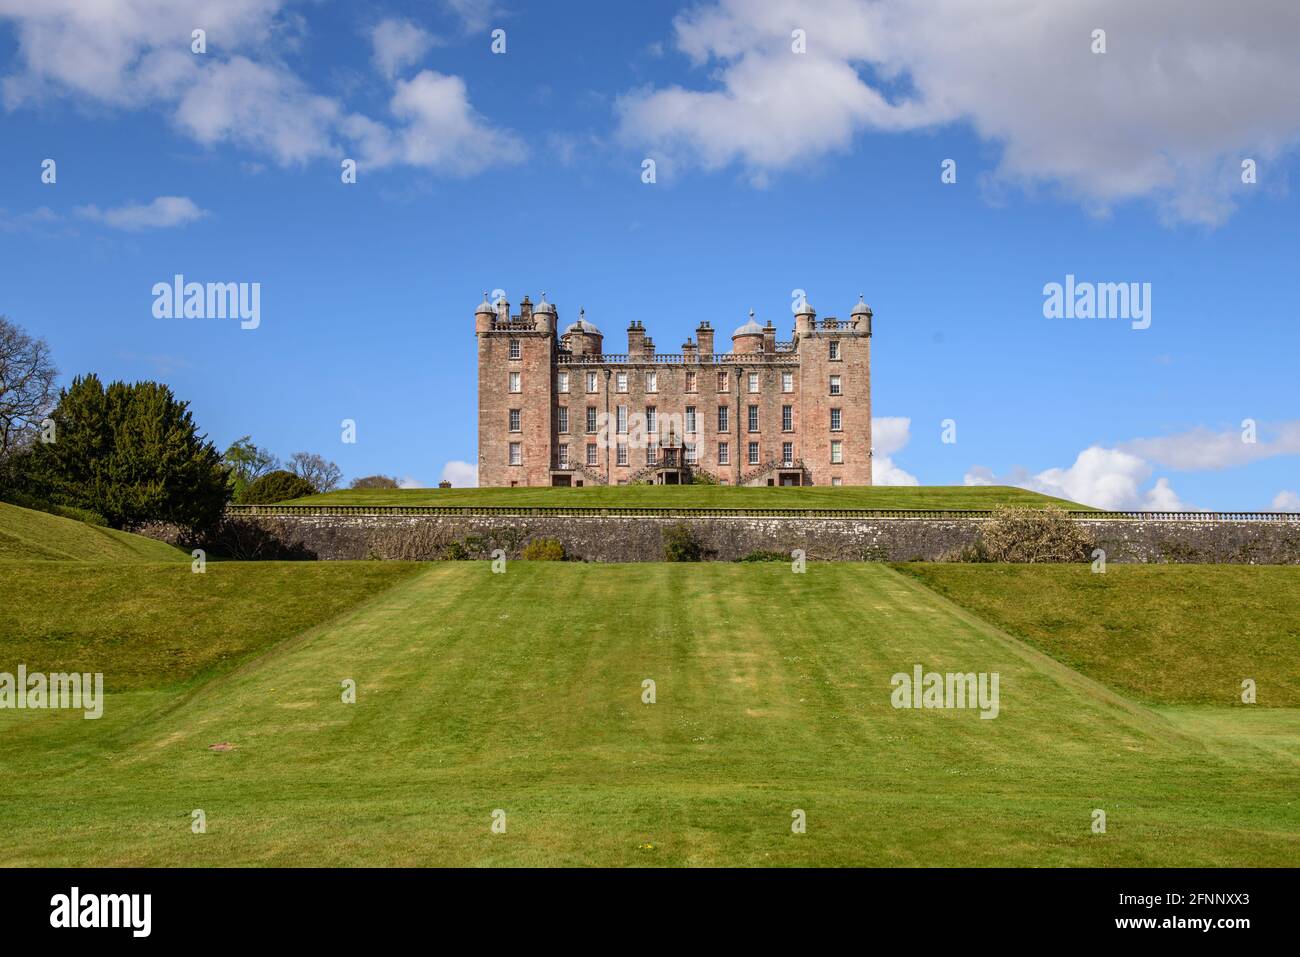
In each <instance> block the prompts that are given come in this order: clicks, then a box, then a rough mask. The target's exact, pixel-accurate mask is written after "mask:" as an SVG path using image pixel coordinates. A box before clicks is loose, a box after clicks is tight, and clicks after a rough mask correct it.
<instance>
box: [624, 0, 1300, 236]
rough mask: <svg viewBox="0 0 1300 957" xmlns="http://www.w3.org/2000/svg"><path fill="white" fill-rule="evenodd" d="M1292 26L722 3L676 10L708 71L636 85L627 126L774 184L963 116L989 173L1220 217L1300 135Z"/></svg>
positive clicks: (1140, 11) (629, 136)
mask: <svg viewBox="0 0 1300 957" xmlns="http://www.w3.org/2000/svg"><path fill="white" fill-rule="evenodd" d="M1098 26H1104V27H1105V29H1106V32H1107V52H1106V53H1104V54H1094V53H1093V52H1092V51H1091V48H1090V46H1091V42H1092V39H1091V34H1092V31H1093V29H1094V28H1097V27H1098ZM796 29H799V30H803V31H805V34H806V52H805V53H802V54H799V53H794V52H792V49H791V44H792V40H791V32H792V31H793V30H796ZM1298 38H1300V6H1297V5H1296V4H1295V3H1294V2H1293V0H1260V2H1258V3H1256V4H1253V5H1252V7H1251V12H1250V16H1242V15H1241V14H1240V12H1239V11H1237V10H1235V9H1234V8H1232V7H1231V6H1230V5H1224V4H1219V3H1213V2H1208V0H1201V2H1188V0H1147V2H1145V3H1140V4H1135V3H1132V2H1131V0H1093V2H1090V3H1088V4H1067V3H1050V4H1044V3H1041V2H1039V0H984V2H981V3H978V4H972V3H970V2H969V0H928V2H925V3H916V2H914V0H876V2H867V0H714V2H709V3H705V4H703V5H701V6H698V7H695V8H693V9H692V10H689V11H687V12H686V13H683V14H681V15H679V16H678V17H677V18H676V20H675V21H674V39H675V42H676V46H677V48H678V49H679V50H680V51H681V52H683V53H684V54H686V55H687V56H688V57H689V58H690V59H691V60H692V61H693V62H694V63H695V64H696V65H697V67H700V68H703V69H706V70H707V71H708V73H707V76H708V80H705V81H701V82H699V83H697V84H695V85H693V86H682V85H672V86H666V87H658V88H645V89H640V90H635V91H632V92H629V93H627V94H625V95H624V96H623V97H621V98H620V100H619V102H618V111H619V118H620V134H621V136H622V138H623V139H624V141H625V142H628V143H632V144H636V145H637V146H646V147H649V148H652V149H655V150H657V151H659V152H660V153H661V155H663V156H664V158H665V160H666V161H667V162H668V164H669V166H670V167H671V166H672V165H674V164H676V163H679V162H686V163H693V164H697V165H700V166H702V167H705V168H709V169H716V168H719V167H724V166H730V165H732V164H737V165H739V166H741V167H743V168H745V169H747V170H748V171H749V173H750V175H751V178H752V179H754V180H755V181H756V182H758V183H759V184H762V183H763V182H765V181H766V180H767V178H768V177H769V176H770V175H771V173H773V172H775V171H779V170H784V169H789V168H793V167H798V166H801V165H804V164H806V163H808V162H809V161H812V160H815V159H817V158H819V157H821V156H824V155H826V154H828V153H833V152H836V151H846V150H848V149H850V148H851V147H852V145H853V141H854V138H855V137H856V136H857V135H858V134H860V133H862V132H864V131H876V132H892V131H905V130H916V129H923V128H931V127H935V126H938V125H941V124H949V123H958V122H960V123H965V124H968V125H969V126H970V127H972V128H973V129H974V131H975V132H976V133H977V134H978V135H979V136H980V137H981V138H983V139H984V140H985V141H987V142H989V143H993V144H996V145H997V146H998V147H999V149H1000V154H999V162H998V166H997V168H996V171H995V174H994V177H993V178H994V180H995V181H998V182H1002V183H1013V184H1019V185H1022V186H1025V187H1032V186H1035V185H1037V184H1043V183H1047V184H1055V185H1057V186H1059V187H1061V188H1062V189H1063V190H1064V191H1065V192H1066V193H1067V194H1068V195H1071V196H1073V197H1075V198H1077V199H1079V200H1080V201H1081V202H1083V203H1084V204H1085V205H1087V206H1088V207H1089V208H1090V209H1092V210H1094V211H1104V210H1105V209H1107V208H1109V207H1110V206H1111V205H1113V204H1115V203H1118V202H1123V201H1126V200H1131V199H1135V198H1149V199H1153V200H1154V201H1156V202H1157V203H1158V204H1159V206H1160V209H1161V211H1162V213H1163V214H1164V215H1165V216H1166V217H1167V218H1169V219H1171V220H1175V221H1190V222H1198V223H1206V224H1217V223H1220V222H1222V221H1223V220H1224V219H1225V218H1226V217H1227V216H1228V215H1229V214H1230V213H1231V211H1232V209H1233V207H1234V203H1235V200H1234V198H1233V196H1234V193H1235V192H1236V190H1238V189H1239V188H1240V185H1241V183H1240V162H1241V159H1242V157H1251V158H1254V159H1256V160H1257V161H1259V162H1260V163H1261V164H1264V163H1267V161H1269V160H1270V159H1272V158H1274V157H1276V156H1278V155H1279V154H1280V153H1281V152H1283V151H1285V150H1288V149H1291V148H1293V147H1294V146H1295V145H1296V143H1297V141H1300V100H1297V98H1296V97H1294V96H1292V95H1291V93H1290V91H1292V90H1294V89H1296V87H1297V86H1300V60H1297V58H1296V57H1295V55H1294V52H1295V46H1296V43H1297V39H1298ZM936 163H937V160H936ZM935 175H936V176H937V175H938V173H937V167H936V174H935Z"/></svg>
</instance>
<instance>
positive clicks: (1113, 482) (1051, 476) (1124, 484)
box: [964, 445, 1185, 512]
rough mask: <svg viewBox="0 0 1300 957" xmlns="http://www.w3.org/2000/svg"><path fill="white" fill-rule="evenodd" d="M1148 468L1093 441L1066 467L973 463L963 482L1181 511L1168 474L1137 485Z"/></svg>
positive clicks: (1121, 506)
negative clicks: (999, 471) (997, 468)
mask: <svg viewBox="0 0 1300 957" xmlns="http://www.w3.org/2000/svg"><path fill="white" fill-rule="evenodd" d="M1152 471H1153V469H1152V466H1151V464H1150V463H1149V462H1146V461H1144V460H1142V459H1140V458H1138V457H1137V456H1136V455H1133V454H1132V453H1130V452H1124V451H1121V450H1120V449H1106V448H1101V447H1100V446H1096V445H1094V446H1092V447H1090V448H1087V449H1084V450H1083V451H1082V452H1080V453H1079V455H1078V457H1077V458H1076V459H1075V460H1074V464H1073V465H1070V466H1069V467H1068V468H1051V469H1047V470H1045V471H1042V472H1038V473H1037V474H1030V473H1028V472H1026V471H1025V470H1023V469H1016V470H1014V471H1012V472H1011V473H1010V474H1008V475H1003V476H996V475H994V473H993V472H992V470H990V469H988V468H984V467H983V466H976V467H974V468H972V469H971V470H970V471H969V472H967V473H966V476H965V480H964V481H965V484H966V485H1012V486H1016V487H1018V488H1026V489H1029V490H1031V491H1034V492H1042V493H1043V494H1044V495H1054V496H1056V497H1058V498H1064V499H1069V500H1070V501H1072V502H1079V503H1081V504H1083V505H1091V506H1094V507H1096V508H1104V509H1114V510H1121V511H1122V510H1129V509H1146V510H1151V511H1160V512H1171V511H1182V510H1183V509H1184V508H1185V506H1184V505H1183V503H1182V500H1181V499H1180V498H1179V497H1178V494H1177V493H1176V492H1175V491H1174V490H1173V488H1172V487H1171V486H1170V484H1169V481H1168V479H1165V478H1160V479H1158V480H1157V481H1156V482H1155V484H1154V485H1152V486H1151V487H1150V488H1147V489H1145V490H1144V489H1143V485H1145V484H1146V483H1147V481H1149V480H1150V478H1151V473H1152Z"/></svg>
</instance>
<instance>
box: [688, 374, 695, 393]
mask: <svg viewBox="0 0 1300 957" xmlns="http://www.w3.org/2000/svg"><path fill="white" fill-rule="evenodd" d="M696 378H697V373H694V372H688V373H686V391H687V392H694V391H696V386H695V380H696Z"/></svg>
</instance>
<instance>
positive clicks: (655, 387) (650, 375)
mask: <svg viewBox="0 0 1300 957" xmlns="http://www.w3.org/2000/svg"><path fill="white" fill-rule="evenodd" d="M645 390H646V391H647V392H658V391H659V373H658V372H647V373H646V374H645Z"/></svg>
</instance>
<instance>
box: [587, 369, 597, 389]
mask: <svg viewBox="0 0 1300 957" xmlns="http://www.w3.org/2000/svg"><path fill="white" fill-rule="evenodd" d="M587 391H588V392H595V391H596V373H594V372H588V373H587Z"/></svg>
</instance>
